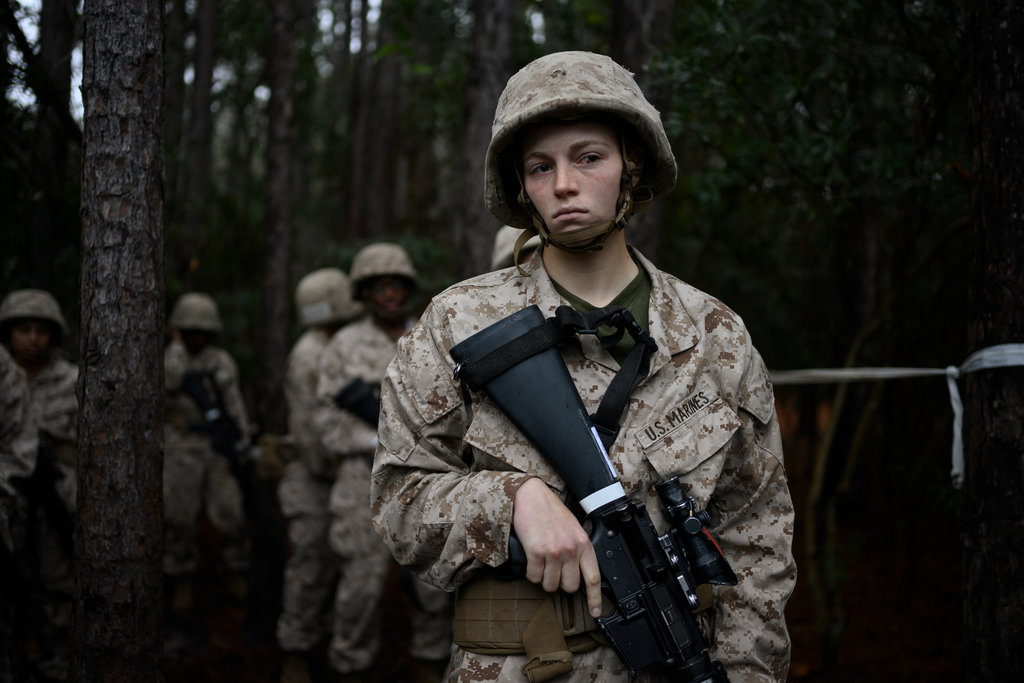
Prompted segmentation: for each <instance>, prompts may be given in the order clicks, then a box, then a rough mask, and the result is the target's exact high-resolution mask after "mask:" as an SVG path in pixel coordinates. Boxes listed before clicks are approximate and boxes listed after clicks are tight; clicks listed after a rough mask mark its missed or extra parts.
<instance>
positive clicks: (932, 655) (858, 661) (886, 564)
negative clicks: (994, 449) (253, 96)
mask: <svg viewBox="0 0 1024 683" xmlns="http://www.w3.org/2000/svg"><path fill="white" fill-rule="evenodd" d="M783 427H784V430H785V429H786V420H783ZM806 452H807V450H806V449H803V450H802V449H800V448H798V447H792V448H791V447H790V444H789V442H788V441H787V469H788V471H789V475H790V481H791V488H792V492H793V498H794V502H795V504H796V508H797V527H796V532H795V545H794V548H795V552H796V553H797V562H798V567H799V572H800V573H799V578H798V581H797V588H796V591H795V593H794V595H793V597H792V599H791V600H790V603H789V605H788V608H787V611H786V614H787V619H788V623H789V627H790V631H791V635H792V639H793V657H792V666H791V669H790V678H789V680H790V681H799V682H801V683H824V682H826V681H827V682H828V683H837V682H838V683H843V682H846V681H849V682H855V681H856V682H860V681H867V680H872V679H879V680H885V681H886V682H887V683H899V682H901V681H905V682H907V683H918V682H922V681H927V682H929V683H945V682H947V681H949V682H953V681H959V680H961V679H962V674H961V670H962V661H961V660H962V646H961V640H962V636H963V619H962V604H961V603H962V588H961V578H960V577H961V550H960V547H961V541H960V538H959V530H958V527H957V526H956V521H955V518H954V516H953V513H945V514H937V513H935V512H934V511H928V510H922V509H921V506H920V505H919V504H917V503H916V502H915V501H914V500H904V498H905V496H904V492H903V491H902V490H898V491H895V492H894V491H891V490H886V489H885V487H884V486H882V485H879V490H870V489H869V490H867V491H865V492H863V493H862V495H861V497H862V498H863V500H862V501H853V502H849V501H848V502H846V503H845V504H843V505H837V506H836V514H835V529H836V535H835V537H836V547H837V548H839V551H838V552H837V553H836V559H835V566H836V568H837V572H838V575H839V576H841V577H842V578H841V580H839V581H838V582H837V585H838V591H837V592H836V595H835V596H834V597H833V598H832V599H831V605H832V609H831V613H832V614H833V615H840V616H838V617H836V618H834V619H832V625H831V626H824V625H822V620H823V619H824V617H823V616H822V615H823V614H825V613H826V609H825V605H827V604H829V601H828V600H825V599H821V600H816V599H815V593H816V591H815V581H814V576H815V571H814V567H815V565H814V563H812V562H811V560H810V559H809V558H808V556H807V552H806V548H805V540H806V539H805V538H804V530H805V528H806V523H805V521H806V519H807V513H806V512H805V506H806V497H807V495H806V491H807V489H808V482H809V480H810V462H809V457H808V456H806V455H803V453H806ZM915 500H916V499H915ZM213 534H214V532H213V530H212V528H211V527H210V526H209V525H208V524H204V525H203V527H202V536H203V538H204V539H205V542H204V552H203V554H204V557H205V558H206V562H204V564H203V568H202V571H201V573H200V575H199V578H198V581H197V585H196V596H197V601H196V604H197V608H196V611H195V613H194V614H193V619H192V620H191V621H190V623H189V624H188V628H187V629H186V630H187V631H188V632H190V633H191V635H192V638H191V640H190V641H189V642H188V643H187V646H186V647H184V649H182V650H181V651H179V652H178V653H171V656H170V657H169V659H168V661H167V664H166V668H165V671H166V676H167V681H168V683H198V682H200V681H234V682H239V683H243V682H246V681H253V682H256V681H276V680H278V674H279V670H280V666H281V662H282V660H283V657H282V653H281V652H280V650H279V649H278V648H277V646H276V645H275V644H274V642H273V637H272V631H270V632H268V629H267V627H266V625H264V628H263V629H262V631H263V632H262V635H260V634H255V635H254V634H253V630H254V629H253V628H252V624H251V623H250V625H249V626H248V627H247V624H246V607H245V605H244V604H242V603H240V602H238V601H237V600H232V599H231V598H230V597H229V596H228V595H227V593H226V591H225V590H224V582H223V580H222V579H221V578H220V573H219V572H218V570H217V568H216V567H215V566H213V562H212V561H211V560H210V558H211V557H214V556H215V555H216V550H217V549H216V539H215V538H213V537H212V535H213ZM390 587H391V590H390V592H389V593H390V599H389V601H388V603H387V612H386V614H385V624H386V626H385V628H386V631H385V642H387V643H390V645H389V646H388V647H386V648H385V649H384V651H383V652H382V653H381V656H380V659H379V662H378V665H377V672H378V676H379V678H378V680H380V681H406V680H411V678H412V674H411V669H410V668H409V665H410V660H409V657H408V653H407V651H406V649H405V647H404V643H405V642H406V636H407V623H408V619H407V616H408V608H409V601H408V598H407V597H406V596H405V593H404V592H403V591H402V590H401V589H400V585H399V582H398V581H397V579H395V578H394V577H392V581H391V583H390ZM270 618H271V620H272V618H273V617H272V615H271V617H270ZM247 631H248V632H247ZM828 633H831V634H833V637H832V638H831V639H829V638H826V637H825V634H828ZM829 642H833V643H834V646H828V643H829Z"/></svg>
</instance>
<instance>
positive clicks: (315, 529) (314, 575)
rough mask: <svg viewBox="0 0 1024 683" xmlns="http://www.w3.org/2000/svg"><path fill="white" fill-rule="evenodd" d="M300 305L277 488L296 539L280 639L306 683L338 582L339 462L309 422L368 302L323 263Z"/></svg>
mask: <svg viewBox="0 0 1024 683" xmlns="http://www.w3.org/2000/svg"><path fill="white" fill-rule="evenodd" d="M295 310H296V313H297V316H298V319H299V324H300V325H301V326H302V327H303V328H304V331H303V333H302V336H300V337H299V339H298V341H296V342H295V345H294V346H293V347H292V350H291V352H290V353H289V354H288V361H287V366H286V370H285V383H284V393H285V399H286V400H287V402H288V433H289V435H290V436H291V438H292V441H293V443H294V445H295V447H296V450H297V457H296V458H295V459H294V460H292V461H291V462H289V463H288V465H287V466H286V467H285V471H284V477H283V478H282V479H281V483H280V484H279V485H278V490H277V497H278V501H279V502H280V504H281V513H282V515H283V516H284V519H285V522H286V524H287V526H288V540H289V542H290V545H291V554H290V555H289V557H288V560H287V563H286V565H285V570H284V586H283V592H282V596H281V597H282V605H281V615H280V617H279V618H278V621H277V642H278V644H279V645H280V646H281V649H282V650H283V651H284V652H285V653H286V659H285V662H284V668H283V672H282V677H281V679H282V680H287V681H304V680H310V679H311V674H310V671H311V670H316V669H317V668H319V669H323V668H324V667H325V666H326V662H312V661H311V658H313V657H314V656H315V654H314V653H317V652H321V651H322V650H321V649H320V647H319V646H320V645H323V644H324V642H325V641H326V636H327V635H328V633H329V632H330V623H331V622H330V618H331V607H330V604H331V600H330V598H331V597H332V596H333V593H332V591H333V589H334V586H335V582H336V581H337V568H336V566H335V562H334V560H333V559H332V558H331V554H330V550H329V548H328V546H327V528H328V512H327V499H328V495H329V494H330V490H331V484H332V482H333V481H334V471H335V469H336V465H337V463H336V462H335V461H334V460H333V459H332V458H331V457H330V456H329V454H328V453H327V451H326V450H325V449H324V447H323V445H322V444H321V443H320V440H319V439H318V438H317V435H316V431H315V429H314V427H313V424H312V416H313V411H314V409H315V408H316V384H317V378H318V372H319V362H320V354H321V353H322V352H323V350H324V347H326V346H327V342H328V340H330V338H331V336H332V335H333V334H334V333H335V332H337V331H338V329H339V328H341V327H342V326H343V325H345V324H346V323H348V322H351V321H353V320H355V319H356V318H358V317H359V316H360V315H362V313H363V306H362V304H360V303H359V302H357V301H356V300H355V299H354V298H353V296H352V285H351V282H350V280H349V277H348V276H347V275H346V274H345V273H344V272H343V271H342V270H340V269H338V268H321V269H319V270H314V271H313V272H311V273H309V274H307V275H306V276H304V277H303V278H302V279H301V280H299V283H298V285H297V286H296V288H295ZM311 665H313V666H311Z"/></svg>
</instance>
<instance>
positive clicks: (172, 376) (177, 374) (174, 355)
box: [164, 339, 188, 393]
mask: <svg viewBox="0 0 1024 683" xmlns="http://www.w3.org/2000/svg"><path fill="white" fill-rule="evenodd" d="M186 370H188V351H186V350H185V344H183V343H182V342H180V341H178V340H177V339H173V340H171V343H169V344H168V345H167V348H166V349H164V389H166V390H167V391H168V392H171V393H174V392H176V391H178V390H180V389H181V383H182V381H183V380H184V379H185V372H186Z"/></svg>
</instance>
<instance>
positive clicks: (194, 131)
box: [179, 0, 218, 289]
mask: <svg viewBox="0 0 1024 683" xmlns="http://www.w3.org/2000/svg"><path fill="white" fill-rule="evenodd" d="M217 23H218V22H217V0H199V5H198V10H197V13H196V48H195V59H194V60H193V68H194V73H195V78H194V79H193V81H192V105H191V107H190V109H189V111H190V116H189V125H188V146H187V150H186V158H187V159H188V173H187V175H186V181H185V196H184V197H183V204H184V212H183V213H184V230H185V235H186V236H187V237H186V244H185V251H184V259H183V260H184V263H182V264H180V266H179V267H180V268H181V269H182V271H183V272H181V273H180V275H181V279H182V281H183V282H184V283H185V286H186V289H192V288H193V287H194V280H195V278H194V277H193V273H194V272H195V270H196V269H197V266H198V259H199V256H200V254H201V253H202V246H203V243H204V242H205V240H204V238H203V236H204V234H205V230H206V223H207V219H208V216H209V212H208V211H207V204H208V200H209V194H210V166H211V159H212V156H213V114H212V112H211V110H210V107H211V104H212V101H213V67H214V63H215V61H216V56H215V55H216V49H215V46H216V40H217Z"/></svg>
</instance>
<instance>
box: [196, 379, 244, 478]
mask: <svg viewBox="0 0 1024 683" xmlns="http://www.w3.org/2000/svg"><path fill="white" fill-rule="evenodd" d="M208 376H209V375H208V374H207V373H202V372H196V371H190V372H187V373H185V377H184V378H183V379H182V382H181V390H182V391H183V392H184V393H185V395H186V396H188V397H189V398H191V399H192V402H193V403H195V404H196V407H197V408H199V412H200V413H202V415H203V419H204V420H205V422H203V423H200V424H191V425H189V428H190V429H192V430H193V431H196V432H204V433H205V434H207V435H209V437H210V445H211V446H213V450H215V451H217V452H218V453H220V454H221V455H223V456H224V457H225V458H227V460H228V464H230V465H231V472H232V474H234V475H235V478H236V479H238V483H239V485H240V486H243V487H244V486H245V482H244V481H243V479H245V478H246V477H247V476H248V473H247V472H246V471H245V467H246V463H245V452H246V450H247V445H246V444H245V443H244V442H243V441H242V432H241V430H240V429H239V428H238V425H237V424H235V421H234V420H233V419H232V418H231V415H230V414H228V412H227V411H226V410H224V408H223V403H224V401H223V398H222V397H221V395H220V390H219V389H218V388H217V383H216V382H215V381H214V380H213V378H212V377H210V381H209V384H210V385H211V386H212V387H213V392H214V396H210V392H209V391H208V390H207V382H206V379H207V377H208ZM244 493H245V491H244V489H243V494H244Z"/></svg>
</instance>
